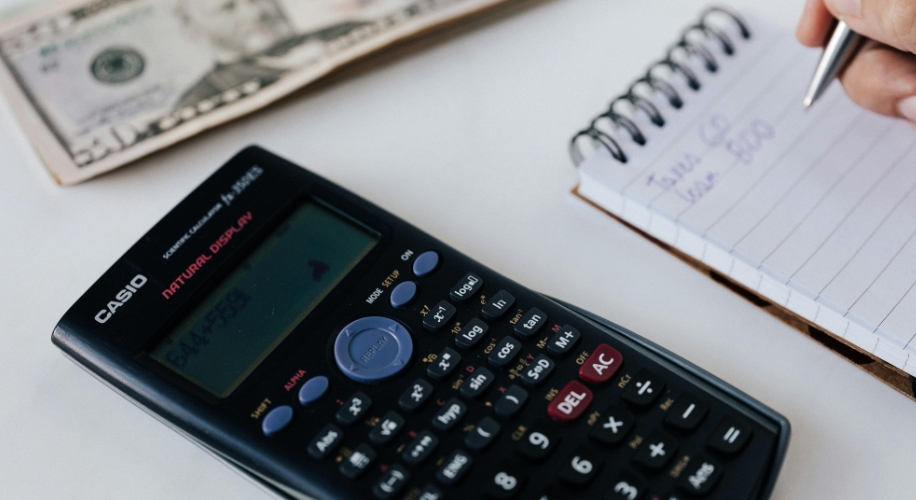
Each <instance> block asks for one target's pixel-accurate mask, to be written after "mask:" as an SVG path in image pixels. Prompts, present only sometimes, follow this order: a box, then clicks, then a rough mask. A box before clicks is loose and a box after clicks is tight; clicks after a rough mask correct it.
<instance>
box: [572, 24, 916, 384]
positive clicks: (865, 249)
mask: <svg viewBox="0 0 916 500" xmlns="http://www.w3.org/2000/svg"><path fill="white" fill-rule="evenodd" d="M819 54H820V51H817V50H810V49H805V48H803V47H802V46H800V45H799V44H798V43H797V42H796V41H795V39H794V37H793V36H792V35H791V34H789V33H786V32H784V31H782V30H780V29H778V28H775V27H773V26H771V25H770V24H768V23H766V22H764V21H762V20H760V19H758V18H756V17H752V16H750V15H742V16H738V15H737V14H734V13H731V12H729V11H726V10H723V9H711V10H709V11H707V12H706V13H704V14H703V15H702V16H701V18H700V20H699V21H698V22H697V24H695V25H692V26H689V27H687V29H686V30H685V31H684V32H683V33H682V35H681V37H680V38H679V39H678V40H677V41H676V43H675V44H674V45H673V46H672V49H671V50H670V51H669V53H668V54H667V55H666V56H665V57H664V58H663V59H661V60H660V61H659V62H657V63H655V64H653V65H651V66H650V69H649V70H648V71H647V73H646V74H645V75H643V76H642V77H640V78H638V79H637V80H636V81H635V83H634V84H633V85H632V86H631V87H630V88H629V89H625V90H624V92H623V93H622V94H621V95H620V96H619V97H617V98H616V99H614V100H613V101H612V104H611V106H610V107H609V109H608V110H606V111H605V112H604V113H602V114H601V115H599V116H598V117H597V118H595V120H594V121H592V123H591V124H590V125H589V126H588V127H586V128H585V129H584V130H582V131H581V132H579V133H578V134H576V135H575V136H574V138H573V139H572V142H571V144H570V153H571V156H572V157H573V161H574V162H575V163H576V164H577V166H578V172H579V185H578V187H577V188H576V193H577V194H578V195H579V196H581V197H583V198H585V199H586V200H587V201H589V202H591V203H592V204H594V205H597V206H598V207H600V208H601V209H603V210H605V211H606V212H608V213H610V214H611V215H613V216H614V217H616V218H619V219H620V220H622V221H624V222H625V223H627V224H629V225H630V226H632V227H633V228H635V229H637V230H638V231H640V232H642V233H644V234H645V235H647V236H648V237H650V238H651V239H653V240H655V241H656V242H658V243H660V244H662V245H664V246H665V247H666V248H669V249H670V250H671V251H672V252H674V253H675V254H677V255H678V256H680V257H681V258H683V259H684V260H686V261H687V262H689V263H690V264H692V265H694V266H696V267H698V268H700V269H702V270H704V271H707V272H709V273H710V274H711V276H713V277H714V278H716V279H717V280H719V281H720V282H723V283H725V284H726V285H728V286H730V287H732V288H733V289H736V290H737V291H739V293H742V294H744V295H745V296H746V297H748V298H750V299H751V300H753V301H754V302H755V303H757V304H758V305H760V306H762V307H765V308H767V309H768V310H770V311H771V312H773V313H774V314H776V315H778V316H779V317H781V318H783V319H784V320H786V321H788V322H790V323H792V324H793V325H795V326H798V327H799V328H800V329H801V330H802V331H804V332H805V333H807V334H809V335H810V336H812V337H813V338H815V339H816V340H819V341H821V342H822V343H824V344H825V345H827V346H828V347H831V348H833V349H834V350H836V351H837V352H839V353H841V354H843V355H845V356H846V357H847V358H848V359H850V360H851V361H854V362H855V363H856V364H858V365H859V366H861V367H863V368H864V369H866V370H868V371H869V372H871V373H872V374H874V375H875V376H878V377H879V378H881V379H882V380H884V381H885V382H887V383H889V384H890V385H892V386H893V387H894V388H896V389H897V390H899V391H900V392H902V393H904V394H906V395H907V396H909V397H910V398H913V399H916V398H914V391H913V386H914V382H916V378H914V377H913V376H914V375H916V339H914V337H916V286H914V285H916V131H914V129H913V128H912V127H910V126H909V125H907V124H906V123H903V122H902V121H900V120H895V119H890V118H886V117H882V116H878V115H876V114H873V113H869V112H867V111H864V110H862V109H860V108H858V107H856V106H855V105H854V104H853V103H852V102H851V101H850V100H849V99H848V98H847V97H846V95H845V94H844V93H843V89H842V88H841V87H840V86H839V85H838V84H834V85H833V86H832V87H831V88H830V89H829V90H828V91H827V92H826V93H825V94H824V96H823V97H822V98H821V100H820V101H818V103H817V104H816V105H815V106H813V107H812V108H811V109H810V110H807V111H806V110H805V109H804V108H803V106H802V99H803V97H804V94H805V90H806V87H807V85H808V83H809V82H810V78H811V75H812V72H813V68H814V67H815V65H816V63H817V59H818V57H819Z"/></svg>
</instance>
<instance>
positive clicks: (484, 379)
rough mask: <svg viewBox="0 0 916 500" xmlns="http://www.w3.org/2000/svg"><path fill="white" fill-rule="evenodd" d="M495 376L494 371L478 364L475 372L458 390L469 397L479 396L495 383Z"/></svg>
mask: <svg viewBox="0 0 916 500" xmlns="http://www.w3.org/2000/svg"><path fill="white" fill-rule="evenodd" d="M495 378H496V377H495V376H494V375H493V372H491V371H490V370H488V369H486V368H484V367H482V366H478V367H477V368H475V369H474V373H472V374H471V376H470V377H468V379H467V380H465V382H464V383H463V384H461V389H459V390H458V392H459V393H460V394H461V395H462V396H464V397H466V398H468V399H476V398H479V397H480V395H481V394H483V393H485V392H487V389H489V388H490V386H491V385H493V380H494V379H495Z"/></svg>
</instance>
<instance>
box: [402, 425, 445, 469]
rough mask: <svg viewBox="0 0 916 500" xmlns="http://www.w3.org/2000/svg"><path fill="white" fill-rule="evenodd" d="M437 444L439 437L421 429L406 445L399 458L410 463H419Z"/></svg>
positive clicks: (427, 456) (424, 459)
mask: <svg viewBox="0 0 916 500" xmlns="http://www.w3.org/2000/svg"><path fill="white" fill-rule="evenodd" d="M437 446H439V438H437V437H436V436H435V435H434V434H433V433H432V432H429V431H422V432H420V433H419V434H417V437H415V438H414V439H413V441H411V442H410V444H408V445H407V448H405V449H404V453H402V454H401V458H402V459H404V461H405V462H407V463H408V464H410V465H419V464H421V463H423V462H424V461H426V459H427V458H429V456H430V455H431V454H432V452H433V451H435V449H436V447H437Z"/></svg>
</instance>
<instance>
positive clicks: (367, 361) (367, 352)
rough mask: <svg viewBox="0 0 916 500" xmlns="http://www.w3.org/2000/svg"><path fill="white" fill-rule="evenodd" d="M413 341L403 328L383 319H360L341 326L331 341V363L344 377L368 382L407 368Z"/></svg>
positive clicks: (398, 324)
mask: <svg viewBox="0 0 916 500" xmlns="http://www.w3.org/2000/svg"><path fill="white" fill-rule="evenodd" d="M412 354H413V340H411V338H410V333H408V332H407V328H405V327H404V326H403V325H401V324H400V323H398V322H397V321H395V320H393V319H391V318H386V317H384V316H368V317H365V318H360V319H358V320H356V321H354V322H352V323H350V324H349V325H347V326H345V327H343V329H342V330H341V331H340V333H338V334H337V340H336V341H335V342H334V360H335V361H336V362H337V367H338V368H340V371H342V372H343V373H344V375H346V376H347V377H349V378H350V379H352V380H355V381H357V382H365V383H371V382H375V381H377V380H381V379H384V378H388V377H390V376H392V375H395V374H396V373H398V372H400V371H401V370H403V369H404V368H406V367H407V363H408V362H409V361H410V356H411V355H412Z"/></svg>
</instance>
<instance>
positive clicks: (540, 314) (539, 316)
mask: <svg viewBox="0 0 916 500" xmlns="http://www.w3.org/2000/svg"><path fill="white" fill-rule="evenodd" d="M545 324H547V315H546V314H544V311H541V310H540V309H538V308H536V307H532V308H531V309H528V312H526V313H525V315H524V316H522V319H521V320H519V322H518V323H516V324H515V333H516V334H517V335H518V336H519V337H521V338H523V339H528V338H531V337H532V336H534V334H536V333H537V332H538V330H540V329H541V328H542V327H543V326H544V325H545Z"/></svg>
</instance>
